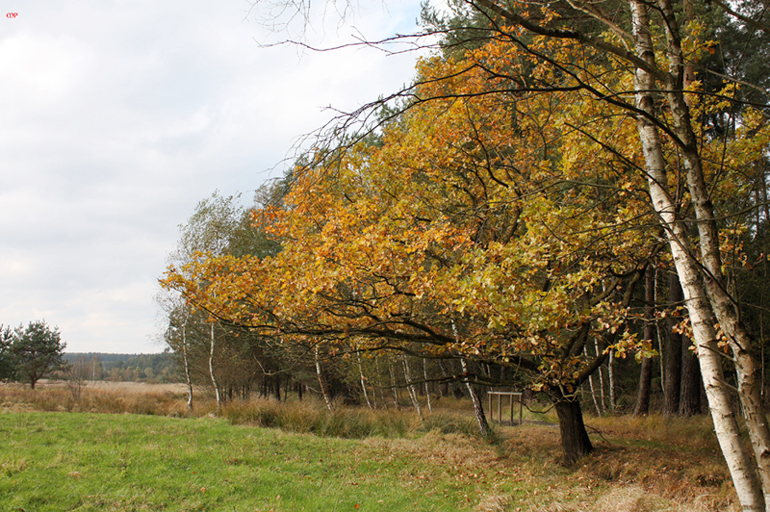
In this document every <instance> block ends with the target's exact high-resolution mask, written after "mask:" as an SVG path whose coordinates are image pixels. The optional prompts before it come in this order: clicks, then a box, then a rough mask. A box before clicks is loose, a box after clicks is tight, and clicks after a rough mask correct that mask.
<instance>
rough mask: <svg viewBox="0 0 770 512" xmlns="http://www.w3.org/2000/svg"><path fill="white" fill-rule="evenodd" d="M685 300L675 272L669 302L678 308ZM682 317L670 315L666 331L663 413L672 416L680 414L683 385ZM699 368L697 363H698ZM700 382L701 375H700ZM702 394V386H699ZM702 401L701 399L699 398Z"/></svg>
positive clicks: (669, 283) (670, 283)
mask: <svg viewBox="0 0 770 512" xmlns="http://www.w3.org/2000/svg"><path fill="white" fill-rule="evenodd" d="M682 300H684V296H683V295H682V287H681V285H680V284H679V278H678V277H677V275H676V274H675V273H674V272H669V274H668V302H669V304H670V305H671V306H672V307H676V306H677V305H679V304H681V302H682ZM680 318H681V317H678V316H674V315H673V314H670V313H669V316H668V322H667V324H666V325H667V329H666V334H667V336H666V357H665V361H664V372H665V374H666V383H665V386H664V387H663V400H664V405H663V412H664V413H665V414H666V415H668V416H672V415H675V414H679V404H680V394H681V388H682V386H681V384H682V335H681V334H679V333H677V332H675V328H676V325H677V324H678V323H679V322H678V320H679V319H680ZM696 366H697V361H696ZM698 381H699V382H700V373H698ZM697 389H698V392H700V384H698V388H697ZM699 401H700V398H699Z"/></svg>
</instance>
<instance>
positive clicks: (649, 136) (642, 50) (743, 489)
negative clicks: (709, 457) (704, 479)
mask: <svg viewBox="0 0 770 512" xmlns="http://www.w3.org/2000/svg"><path fill="white" fill-rule="evenodd" d="M629 3H630V7H631V15H632V20H633V26H634V27H633V28H634V36H635V39H636V53H637V55H638V56H639V57H641V58H642V59H644V60H645V61H647V62H648V63H650V64H652V65H653V66H654V64H655V63H654V52H653V45H652V39H651V36H650V26H649V18H648V14H647V7H646V5H645V4H643V3H642V2H641V1H640V0H630V1H629ZM634 87H635V90H636V94H635V96H636V106H637V108H638V109H640V110H641V111H643V112H647V113H649V114H650V115H652V114H653V113H654V112H653V97H652V92H651V91H653V90H655V87H656V84H655V80H654V79H653V77H652V76H651V75H650V74H649V73H647V72H646V71H645V70H643V69H640V68H637V69H636V72H635V76H634ZM673 108H674V107H673V106H672V109H673ZM637 127H638V131H639V138H640V140H641V143H642V150H643V153H644V159H645V169H646V172H647V180H648V184H649V188H650V197H651V199H652V202H653V207H654V209H655V211H656V213H657V214H658V215H659V216H660V220H661V222H662V223H663V225H664V227H665V228H666V232H667V236H668V240H669V246H670V248H671V252H672V255H673V258H674V263H675V265H676V269H677V273H678V274H679V280H680V282H681V284H682V290H683V292H684V297H685V304H686V305H687V310H688V312H689V315H690V321H691V325H692V329H693V336H694V338H695V343H696V347H697V350H698V356H699V362H700V367H701V374H702V378H703V383H704V386H705V388H706V396H707V397H708V402H709V408H710V410H711V416H712V419H713V422H714V428H715V430H716V434H717V438H718V440H719V444H720V447H721V449H722V453H723V454H724V457H725V460H726V462H727V465H728V467H729V469H730V474H731V476H732V480H733V484H734V486H735V490H736V493H737V494H738V499H739V500H740V502H741V505H742V507H743V509H744V510H747V511H749V510H750V511H756V512H760V511H762V510H764V509H765V503H764V496H763V493H762V490H761V488H760V486H759V482H758V479H757V475H756V472H755V470H754V467H753V466H752V464H751V460H750V457H749V456H748V453H747V452H746V450H745V448H744V446H743V445H742V443H741V440H740V432H739V430H738V423H737V421H736V417H735V413H734V411H733V410H732V407H731V405H730V396H729V394H728V391H727V388H726V386H725V384H724V378H723V373H722V365H721V361H720V357H721V356H719V355H718V347H717V344H716V332H715V329H714V325H713V322H712V319H711V307H710V304H709V302H708V300H707V295H706V290H705V287H704V286H703V283H702V281H701V276H700V275H699V268H698V263H697V262H696V261H695V260H694V258H693V257H692V255H691V253H690V242H689V239H688V236H687V232H686V229H685V227H684V225H683V224H682V222H681V221H679V219H677V217H676V205H675V204H674V202H673V200H672V198H671V196H670V194H669V191H668V179H667V176H666V162H665V159H664V156H663V149H662V146H661V141H660V136H659V133H658V131H657V128H656V127H655V126H654V125H653V124H652V123H651V122H650V121H649V120H648V119H647V118H646V117H644V116H642V115H639V116H638V117H637ZM691 193H692V191H691ZM701 243H703V240H701Z"/></svg>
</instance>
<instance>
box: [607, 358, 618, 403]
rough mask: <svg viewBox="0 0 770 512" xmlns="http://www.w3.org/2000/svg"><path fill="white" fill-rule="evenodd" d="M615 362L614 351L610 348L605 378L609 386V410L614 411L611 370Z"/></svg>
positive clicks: (613, 373) (613, 387) (613, 383)
mask: <svg viewBox="0 0 770 512" xmlns="http://www.w3.org/2000/svg"><path fill="white" fill-rule="evenodd" d="M614 362H615V351H614V350H612V349H610V353H609V355H608V356H607V377H608V378H607V380H609V383H608V384H609V388H610V412H612V413H614V412H615V406H616V405H617V402H616V401H615V372H614V370H613V368H614V365H613V363H614Z"/></svg>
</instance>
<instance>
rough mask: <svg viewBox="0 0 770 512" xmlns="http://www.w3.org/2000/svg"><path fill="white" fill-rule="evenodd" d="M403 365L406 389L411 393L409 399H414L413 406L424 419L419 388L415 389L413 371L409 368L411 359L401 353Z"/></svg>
mask: <svg viewBox="0 0 770 512" xmlns="http://www.w3.org/2000/svg"><path fill="white" fill-rule="evenodd" d="M401 365H402V366H403V368H404V382H406V390H407V392H408V393H409V399H410V400H411V401H412V407H414V410H415V411H417V416H419V417H420V419H421V420H422V408H421V407H420V400H419V398H418V396H417V389H415V386H414V384H413V383H412V372H411V371H410V369H409V361H408V360H407V359H406V354H403V353H402V354H401Z"/></svg>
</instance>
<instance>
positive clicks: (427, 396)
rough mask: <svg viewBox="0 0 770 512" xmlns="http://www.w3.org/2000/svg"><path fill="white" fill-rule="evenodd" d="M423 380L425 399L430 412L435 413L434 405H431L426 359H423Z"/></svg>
mask: <svg viewBox="0 0 770 512" xmlns="http://www.w3.org/2000/svg"><path fill="white" fill-rule="evenodd" d="M422 378H423V380H424V381H425V383H424V384H425V399H426V400H427V402H428V404H427V405H428V412H433V405H432V404H431V403H430V387H429V386H428V368H427V365H426V364H425V358H423V359H422Z"/></svg>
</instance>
